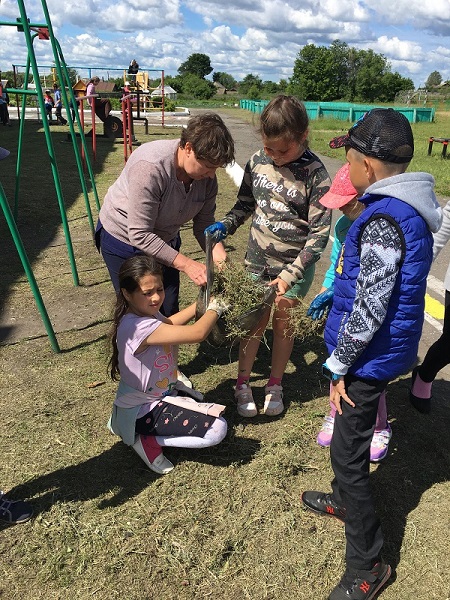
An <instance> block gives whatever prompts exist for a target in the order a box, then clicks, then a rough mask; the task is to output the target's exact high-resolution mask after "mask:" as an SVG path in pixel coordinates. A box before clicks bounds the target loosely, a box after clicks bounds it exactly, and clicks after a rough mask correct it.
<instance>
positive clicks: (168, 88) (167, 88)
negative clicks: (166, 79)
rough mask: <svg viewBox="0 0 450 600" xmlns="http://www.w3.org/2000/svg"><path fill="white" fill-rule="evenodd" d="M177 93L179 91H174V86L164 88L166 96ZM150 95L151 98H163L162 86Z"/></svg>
mask: <svg viewBox="0 0 450 600" xmlns="http://www.w3.org/2000/svg"><path fill="white" fill-rule="evenodd" d="M176 93H177V91H176V90H174V89H173V87H172V86H170V85H165V86H164V95H165V96H167V95H168V94H176ZM150 95H151V96H161V86H160V85H159V86H158V87H157V88H155V89H154V90H153V92H152V93H151V94H150Z"/></svg>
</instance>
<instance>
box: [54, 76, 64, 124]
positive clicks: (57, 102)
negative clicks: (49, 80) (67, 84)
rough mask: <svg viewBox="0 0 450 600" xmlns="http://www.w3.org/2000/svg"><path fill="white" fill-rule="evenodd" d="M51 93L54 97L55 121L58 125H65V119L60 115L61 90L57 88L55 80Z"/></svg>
mask: <svg viewBox="0 0 450 600" xmlns="http://www.w3.org/2000/svg"><path fill="white" fill-rule="evenodd" d="M53 93H54V98H55V116H56V122H57V123H59V124H60V125H67V121H66V119H64V117H63V116H62V98H61V90H60V89H59V86H58V84H57V83H56V82H55V83H54V84H53Z"/></svg>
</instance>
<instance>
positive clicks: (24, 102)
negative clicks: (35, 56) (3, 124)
mask: <svg viewBox="0 0 450 600" xmlns="http://www.w3.org/2000/svg"><path fill="white" fill-rule="evenodd" d="M36 35H37V34H36ZM36 35H35V36H33V37H36ZM29 74H30V58H29V57H27V66H26V69H25V80H24V84H23V85H24V89H25V90H28V76H29ZM26 107H27V94H22V111H21V117H20V124H19V145H18V147H17V164H16V185H15V189H14V219H15V221H16V222H17V217H18V213H19V190H20V168H21V164H22V147H23V133H24V128H25V115H26Z"/></svg>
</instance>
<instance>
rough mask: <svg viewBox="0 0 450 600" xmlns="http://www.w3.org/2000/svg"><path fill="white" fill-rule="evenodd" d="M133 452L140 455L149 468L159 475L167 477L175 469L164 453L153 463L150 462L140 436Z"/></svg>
mask: <svg viewBox="0 0 450 600" xmlns="http://www.w3.org/2000/svg"><path fill="white" fill-rule="evenodd" d="M133 450H134V451H135V452H136V453H137V454H139V456H140V457H141V458H142V460H143V461H144V462H145V464H146V465H147V467H148V468H149V469H151V470H152V471H154V472H155V473H158V475H166V474H167V473H170V471H171V470H172V469H173V468H174V465H173V464H172V463H171V462H170V460H169V459H168V458H166V457H165V456H164V454H163V453H162V452H161V454H159V455H158V456H157V457H156V458H155V460H154V461H153V462H150V461H149V459H148V457H147V455H146V453H145V450H144V447H143V445H142V441H141V436H140V435H138V439H137V442H135V443H134V444H133Z"/></svg>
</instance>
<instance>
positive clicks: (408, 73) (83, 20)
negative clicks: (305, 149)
mask: <svg viewBox="0 0 450 600" xmlns="http://www.w3.org/2000/svg"><path fill="white" fill-rule="evenodd" d="M26 5H27V11H28V16H29V17H30V18H31V19H32V20H33V21H35V20H41V21H42V20H43V14H42V5H41V2H40V0H27V2H26ZM48 6H49V11H50V15H51V19H52V25H53V28H54V31H55V34H56V35H57V37H58V40H59V42H60V44H61V47H62V49H63V53H64V56H65V58H66V61H67V62H68V64H77V65H80V64H81V65H87V66H89V65H95V66H104V67H105V68H107V67H109V68H112V67H118V68H123V67H125V66H127V65H128V63H129V61H130V59H131V58H136V59H137V60H138V62H139V63H140V65H141V66H145V67H146V68H155V69H164V70H165V71H166V73H167V74H173V75H175V74H176V72H177V69H178V67H179V66H180V64H181V63H182V62H183V61H185V60H186V58H187V57H188V56H189V55H190V54H192V53H193V52H201V53H204V54H207V55H208V56H209V57H210V59H211V65H212V66H213V68H214V69H215V70H217V71H218V70H220V71H226V72H229V73H231V74H232V75H233V76H234V77H236V78H237V79H240V78H242V77H244V76H245V75H246V74H248V73H253V74H255V75H259V76H260V77H261V78H262V79H273V80H275V81H276V80H278V79H279V78H287V77H290V76H291V74H292V69H293V66H294V62H295V59H296V57H297V56H298V53H299V51H300V50H301V48H302V47H303V46H304V45H305V44H307V43H314V44H316V45H328V44H330V43H331V42H332V41H333V40H336V39H339V40H340V41H342V42H346V43H347V44H349V45H350V46H353V47H356V48H361V49H368V48H371V49H373V50H374V52H377V53H381V54H383V55H384V56H386V58H387V59H388V61H389V62H390V63H391V65H392V68H393V69H394V70H398V71H399V72H400V73H401V74H402V75H404V76H405V77H413V79H414V80H415V81H416V82H417V84H419V83H420V82H423V81H424V80H425V79H426V78H427V77H428V75H429V73H430V72H431V71H433V70H439V71H440V72H441V75H442V77H443V78H444V80H445V79H450V65H449V59H450V57H449V54H448V50H447V49H448V48H449V47H450V37H449V36H450V0H433V2H426V1H424V0H396V1H395V2H393V1H392V0H378V1H377V2H376V3H374V2H373V0H370V1H369V0H302V2H301V3H300V2H299V0H259V1H258V2H256V1H255V0H229V1H226V2H225V1H224V0H118V1H117V2H114V3H109V4H106V5H105V3H104V2H101V0H77V2H76V3H73V2H70V3H69V2H61V0H48ZM17 16H19V14H18V6H17V3H16V1H15V0H2V1H1V3H0V19H3V20H8V19H10V20H11V21H15V18H16V17H17ZM5 40H7V43H6V44H5V43H2V44H1V45H0V67H1V68H2V69H3V70H9V69H10V68H11V67H10V65H11V64H13V63H18V62H21V63H23V62H24V61H25V60H26V55H27V52H26V48H25V47H24V36H23V35H22V34H18V33H17V29H16V28H15V27H4V28H3V29H2V41H3V42H4V41H5ZM36 54H37V56H38V60H39V61H40V62H44V61H46V62H52V54H51V47H50V44H48V43H47V42H40V43H37V44H36Z"/></svg>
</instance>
